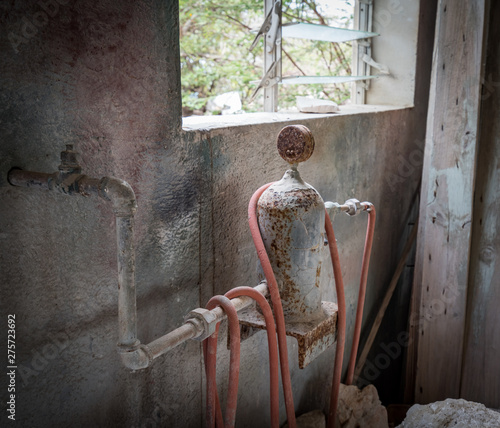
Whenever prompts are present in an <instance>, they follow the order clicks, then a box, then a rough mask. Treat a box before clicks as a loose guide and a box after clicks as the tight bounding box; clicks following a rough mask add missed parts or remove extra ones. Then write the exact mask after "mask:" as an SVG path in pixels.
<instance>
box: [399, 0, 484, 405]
mask: <svg viewBox="0 0 500 428" xmlns="http://www.w3.org/2000/svg"><path fill="white" fill-rule="evenodd" d="M486 1H487V0H463V1H459V2H455V1H446V0H440V1H439V4H438V14H437V23H436V39H435V44H434V57H433V71H432V81H431V88H430V98H429V111H428V116H427V135H426V145H425V156H424V166H423V173H422V174H423V175H422V193H421V207H420V215H419V217H420V223H419V232H418V242H417V254H416V264H415V280H414V287H413V296H412V308H411V313H410V345H409V346H410V348H409V352H408V363H407V381H409V382H410V384H411V381H412V380H413V378H414V379H415V384H414V391H415V396H414V399H415V401H416V402H419V403H428V402H433V401H436V400H443V399H445V398H447V397H450V398H457V397H458V396H459V393H460V374H461V366H462V353H463V337H464V328H465V313H466V299H467V279H468V267H469V253H470V243H471V224H472V223H471V222H472V207H473V195H474V177H475V165H476V142H477V133H478V114H479V100H480V90H481V72H482V63H483V45H484V43H483V39H484V34H483V33H484V23H485V8H486V7H485V3H486ZM413 376H415V377H413ZM407 398H408V396H407Z"/></svg>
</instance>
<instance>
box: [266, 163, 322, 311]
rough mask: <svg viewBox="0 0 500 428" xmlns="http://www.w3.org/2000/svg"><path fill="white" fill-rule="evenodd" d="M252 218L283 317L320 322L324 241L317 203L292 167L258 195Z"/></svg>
mask: <svg viewBox="0 0 500 428" xmlns="http://www.w3.org/2000/svg"><path fill="white" fill-rule="evenodd" d="M258 216H259V228H260V231H261V234H262V238H263V241H264V245H265V246H266V251H267V254H268V256H269V259H270V262H271V265H272V266H273V271H274V274H275V276H276V281H277V283H278V287H279V292H280V296H281V300H282V304H283V312H284V315H285V319H286V320H287V321H308V320H316V319H319V318H321V317H322V309H321V284H320V277H321V265H322V261H323V248H324V242H325V237H324V227H323V226H324V223H325V205H324V203H323V199H322V198H321V196H320V195H319V193H318V192H317V191H316V190H315V189H314V188H313V187H311V186H310V185H308V184H307V183H304V182H303V181H302V179H301V177H300V174H299V173H298V171H297V170H296V169H293V168H292V169H290V170H288V171H287V172H286V173H285V175H284V176H283V179H282V180H280V181H279V182H277V183H274V184H273V185H272V186H270V187H269V188H268V189H267V190H266V191H265V192H264V193H263V195H262V196H261V198H260V200H259V204H258Z"/></svg>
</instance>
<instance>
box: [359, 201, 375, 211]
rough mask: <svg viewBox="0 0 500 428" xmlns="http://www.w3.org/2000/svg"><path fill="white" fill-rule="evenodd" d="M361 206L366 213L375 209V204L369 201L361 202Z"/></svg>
mask: <svg viewBox="0 0 500 428" xmlns="http://www.w3.org/2000/svg"><path fill="white" fill-rule="evenodd" d="M361 207H362V208H363V210H364V211H366V212H368V213H369V212H370V211H373V210H374V209H375V206H374V205H373V204H372V203H371V202H361Z"/></svg>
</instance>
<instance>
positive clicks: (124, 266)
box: [116, 214, 139, 347]
mask: <svg viewBox="0 0 500 428" xmlns="http://www.w3.org/2000/svg"><path fill="white" fill-rule="evenodd" d="M133 230H134V216H133V215H126V216H122V215H118V214H117V215H116V238H117V245H118V332H119V346H122V347H131V346H132V347H133V346H136V345H138V344H139V341H138V340H137V311H136V298H135V252H134V241H133V233H132V232H133Z"/></svg>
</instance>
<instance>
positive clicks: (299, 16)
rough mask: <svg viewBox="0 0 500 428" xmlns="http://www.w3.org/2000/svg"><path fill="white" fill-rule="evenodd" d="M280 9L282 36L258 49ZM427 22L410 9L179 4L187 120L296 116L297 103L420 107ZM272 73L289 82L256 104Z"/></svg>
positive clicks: (381, 4)
mask: <svg viewBox="0 0 500 428" xmlns="http://www.w3.org/2000/svg"><path fill="white" fill-rule="evenodd" d="M264 3H265V4H264ZM264 5H265V7H266V9H265V10H264ZM277 5H280V6H281V7H280V8H279V9H276V6H277ZM272 10H277V12H275V14H276V13H281V18H282V19H281V22H282V26H281V32H280V33H274V34H276V37H274V41H273V37H269V38H268V37H261V38H260V39H259V40H258V41H257V43H256V44H255V46H254V48H253V49H250V48H251V47H252V41H253V39H254V37H255V34H256V33H257V30H258V29H259V28H261V26H262V23H263V21H264V19H265V17H266V16H267V17H269V13H270V11H272ZM263 12H267V13H263ZM418 14H419V2H414V1H411V0H356V1H354V0H282V2H281V3H280V2H276V0H224V2H222V0H180V42H181V72H182V88H183V97H182V98H183V116H188V115H191V114H193V113H194V114H221V113H222V114H226V113H234V112H257V111H263V110H264V111H275V110H276V109H277V110H278V111H281V112H283V111H286V112H290V111H293V110H294V107H295V97H296V95H307V96H310V97H314V98H323V99H331V100H333V101H335V102H337V103H338V104H345V103H351V102H352V103H355V104H362V103H365V102H367V103H370V104H389V105H411V104H412V102H413V91H414V73H415V70H414V67H415V52H416V51H415V47H416V33H417V24H418ZM271 24H272V20H271ZM325 24H327V25H325ZM329 27H334V28H329ZM353 27H355V28H358V30H356V31H353ZM270 30H271V25H269V30H268V31H267V32H266V31H264V32H265V33H266V36H267V35H268V33H269V31H270ZM252 31H253V32H252ZM378 33H381V34H382V37H375V36H377V35H378ZM263 35H264V34H263ZM280 36H281V38H280ZM264 39H266V43H267V40H268V39H269V40H270V42H271V43H275V44H276V41H278V44H277V45H276V46H277V48H275V49H269V47H267V46H264V42H263V40H264ZM280 40H281V43H280ZM332 40H334V41H332ZM403 46H404V49H402V48H403ZM278 48H279V49H278ZM372 53H373V55H372ZM373 57H375V58H377V59H378V61H380V63H378V62H376V61H374V60H373ZM276 59H277V60H276ZM382 64H387V65H389V67H390V71H391V72H390V74H389V68H387V67H386V66H384V65H382ZM271 68H272V70H271V74H268V77H270V78H271V79H272V80H273V81H271V82H270V83H274V82H276V81H279V82H280V83H278V84H274V85H272V84H271V85H265V86H267V87H266V88H263V89H264V90H262V89H261V90H260V91H259V92H258V93H257V95H256V96H255V97H252V95H253V94H254V92H255V89H256V88H257V87H258V84H259V83H260V82H261V80H262V77H263V76H264V75H265V74H266V73H265V71H269V70H270V69H271ZM394 70H395V72H393V71H394ZM387 74H389V77H388V78H380V79H375V77H379V76H381V75H387ZM353 81H354V84H352V83H351V82H353ZM264 83H265V81H264ZM351 87H352V93H351ZM368 88H370V90H369V91H367V89H368ZM394 89H396V90H394ZM219 95H223V96H219ZM401 95H402V96H401ZM392 98H394V100H392ZM226 103H227V105H225V104H226ZM229 106H230V108H229ZM295 111H297V110H295Z"/></svg>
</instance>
